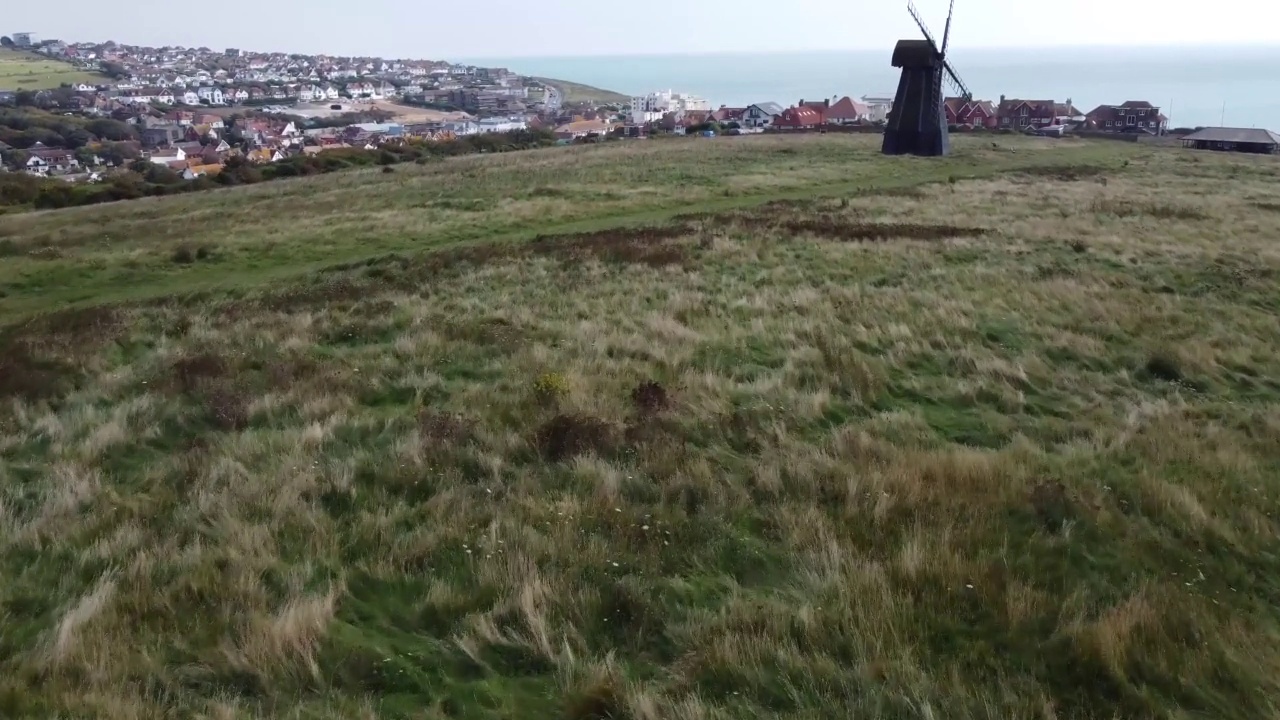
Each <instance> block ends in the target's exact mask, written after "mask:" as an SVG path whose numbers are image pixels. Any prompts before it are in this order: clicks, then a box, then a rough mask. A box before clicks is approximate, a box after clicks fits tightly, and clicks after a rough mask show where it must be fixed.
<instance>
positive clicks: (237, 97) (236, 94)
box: [222, 88, 249, 103]
mask: <svg viewBox="0 0 1280 720" xmlns="http://www.w3.org/2000/svg"><path fill="white" fill-rule="evenodd" d="M222 94H223V97H224V98H226V99H227V101H228V102H234V103H242V102H244V101H245V100H248V99H249V91H248V90H246V89H244V88H235V89H234V90H224V91H223V93H222Z"/></svg>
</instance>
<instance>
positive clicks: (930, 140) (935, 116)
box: [881, 0, 973, 156]
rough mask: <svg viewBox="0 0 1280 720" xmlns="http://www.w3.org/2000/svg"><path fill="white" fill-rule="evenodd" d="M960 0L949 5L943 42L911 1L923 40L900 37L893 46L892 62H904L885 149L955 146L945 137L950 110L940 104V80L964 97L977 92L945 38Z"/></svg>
mask: <svg viewBox="0 0 1280 720" xmlns="http://www.w3.org/2000/svg"><path fill="white" fill-rule="evenodd" d="M955 7H956V2H955V0H951V6H950V8H948V9H947V25H946V29H945V30H943V33H942V47H941V48H939V47H938V44H937V43H936V42H934V41H933V35H931V34H929V29H928V28H926V27H925V26H924V20H921V19H920V13H919V12H917V11H916V6H915V5H914V4H913V3H911V2H909V1H908V3H907V12H909V13H911V19H912V20H915V21H916V25H918V26H919V27H920V32H922V33H924V39H923V40H899V41H898V44H897V45H896V46H894V48H893V66H894V67H896V68H902V78H901V79H900V80H898V94H897V95H895V96H894V98H893V109H892V110H891V111H890V112H889V120H888V123H887V124H886V126H885V129H884V146H883V148H881V151H882V152H883V153H884V154H885V155H929V156H934V155H946V154H947V153H948V152H950V150H951V142H950V140H949V139H948V137H947V112H946V109H945V108H944V107H943V105H942V81H943V78H944V76H945V78H946V79H947V80H948V81H949V83H950V85H952V86H953V87H954V88H955V90H956V94H958V95H959V96H960V97H962V98H964V99H965V100H970V99H972V98H973V95H972V94H971V93H970V92H969V89H968V88H967V87H965V84H964V82H963V81H961V80H960V76H958V75H956V71H955V70H954V69H952V67H951V63H950V62H948V61H947V42H948V41H950V39H951V13H952V12H953V11H954V10H955Z"/></svg>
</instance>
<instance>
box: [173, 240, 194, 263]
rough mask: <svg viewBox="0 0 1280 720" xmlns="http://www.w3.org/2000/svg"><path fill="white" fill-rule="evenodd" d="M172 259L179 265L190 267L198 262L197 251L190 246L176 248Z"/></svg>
mask: <svg viewBox="0 0 1280 720" xmlns="http://www.w3.org/2000/svg"><path fill="white" fill-rule="evenodd" d="M170 259H171V260H173V261H174V262H175V263H177V264H179V265H190V264H191V263H193V262H195V261H196V251H195V250H193V249H192V248H191V246H190V245H185V244H184V245H179V246H178V247H176V248H174V250H173V255H172V256H171V257H170Z"/></svg>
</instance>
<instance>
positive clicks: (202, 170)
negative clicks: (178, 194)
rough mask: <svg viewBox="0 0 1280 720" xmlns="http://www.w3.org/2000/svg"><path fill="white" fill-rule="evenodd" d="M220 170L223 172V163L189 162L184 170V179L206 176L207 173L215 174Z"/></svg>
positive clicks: (209, 174)
mask: <svg viewBox="0 0 1280 720" xmlns="http://www.w3.org/2000/svg"><path fill="white" fill-rule="evenodd" d="M220 172H222V163H211V164H200V165H190V164H189V165H187V168H186V169H185V170H183V171H182V179H183V180H195V179H196V178H198V177H204V176H206V175H208V176H213V175H217V174H218V173H220Z"/></svg>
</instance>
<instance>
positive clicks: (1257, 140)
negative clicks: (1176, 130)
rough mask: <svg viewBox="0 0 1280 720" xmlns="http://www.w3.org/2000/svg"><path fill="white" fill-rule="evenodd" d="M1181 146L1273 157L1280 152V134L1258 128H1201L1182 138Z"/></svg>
mask: <svg viewBox="0 0 1280 720" xmlns="http://www.w3.org/2000/svg"><path fill="white" fill-rule="evenodd" d="M1182 146H1183V147H1187V148H1194V149H1196V150H1218V151H1223V152H1242V153H1258V154H1263V155H1274V154H1276V153H1278V152H1280V134H1276V133H1274V132H1271V131H1270V130H1262V129H1259V128H1227V127H1211V128H1201V129H1200V130H1197V131H1196V132H1193V133H1191V134H1190V135H1187V136H1186V137H1184V138H1182Z"/></svg>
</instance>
